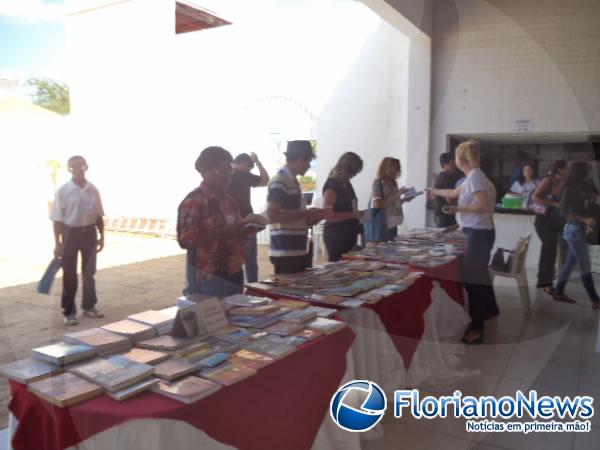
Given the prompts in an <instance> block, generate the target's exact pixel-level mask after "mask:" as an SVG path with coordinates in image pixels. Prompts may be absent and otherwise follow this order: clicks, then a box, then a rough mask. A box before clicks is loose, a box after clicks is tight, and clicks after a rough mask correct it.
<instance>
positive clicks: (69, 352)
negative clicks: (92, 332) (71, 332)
mask: <svg viewBox="0 0 600 450" xmlns="http://www.w3.org/2000/svg"><path fill="white" fill-rule="evenodd" d="M95 354H96V351H95V350H94V348H93V347H90V346H89V345H72V344H66V343H64V342H59V343H57V344H50V345H45V346H43V347H38V348H34V349H33V356H34V357H35V358H38V359H42V360H44V361H48V362H51V363H52V364H56V365H57V366H64V365H66V364H71V363H74V362H76V361H81V360H83V359H87V358H90V357H92V356H94V355H95Z"/></svg>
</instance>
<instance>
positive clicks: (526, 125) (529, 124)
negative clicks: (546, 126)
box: [513, 119, 535, 133]
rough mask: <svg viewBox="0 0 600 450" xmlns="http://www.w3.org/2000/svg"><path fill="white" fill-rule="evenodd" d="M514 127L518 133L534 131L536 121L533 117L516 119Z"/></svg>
mask: <svg viewBox="0 0 600 450" xmlns="http://www.w3.org/2000/svg"><path fill="white" fill-rule="evenodd" d="M513 129H514V131H515V132H516V133H533V132H534V131H535V121H534V120H533V119H515V121H514V124H513Z"/></svg>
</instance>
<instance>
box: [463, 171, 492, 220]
mask: <svg viewBox="0 0 600 450" xmlns="http://www.w3.org/2000/svg"><path fill="white" fill-rule="evenodd" d="M476 192H484V193H485V194H486V195H487V196H488V198H489V201H490V205H492V209H491V211H488V212H485V213H473V212H459V213H457V214H456V221H457V222H458V224H459V225H460V226H461V227H463V228H474V229H485V230H491V229H493V228H494V208H493V205H494V203H495V201H496V188H495V187H494V185H493V184H492V182H491V181H490V180H489V179H488V177H486V176H485V174H484V173H483V171H482V170H481V169H479V168H477V169H473V170H471V172H469V174H468V175H467V177H466V178H465V181H464V182H463V184H462V185H461V190H460V195H459V197H458V206H459V208H460V207H461V206H471V205H472V204H473V203H474V202H475V193H476Z"/></svg>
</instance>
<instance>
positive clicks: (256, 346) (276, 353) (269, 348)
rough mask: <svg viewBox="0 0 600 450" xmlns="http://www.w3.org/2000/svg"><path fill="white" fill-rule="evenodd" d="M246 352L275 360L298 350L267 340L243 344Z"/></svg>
mask: <svg viewBox="0 0 600 450" xmlns="http://www.w3.org/2000/svg"><path fill="white" fill-rule="evenodd" d="M243 347H244V349H245V350H249V351H251V352H255V353H260V354H261V355H265V356H268V357H269V358H273V359H281V358H283V357H285V356H287V355H289V354H290V353H293V352H294V351H295V350H296V348H295V347H293V346H291V345H287V344H278V343H275V342H271V341H269V340H268V339H266V338H263V339H259V340H256V341H252V342H247V343H245V344H243Z"/></svg>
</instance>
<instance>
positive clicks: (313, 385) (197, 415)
mask: <svg viewBox="0 0 600 450" xmlns="http://www.w3.org/2000/svg"><path fill="white" fill-rule="evenodd" d="M225 311H226V312H225ZM249 316H251V317H255V318H260V319H262V320H263V322H264V324H263V325H264V326H258V327H253V326H244V327H236V326H232V325H231V323H232V322H233V320H231V319H233V318H234V317H249ZM267 322H268V324H267ZM258 325H261V324H258ZM353 340H354V333H353V332H352V330H351V329H350V328H349V327H347V326H346V324H344V323H343V322H341V321H337V320H332V319H324V318H320V317H317V316H316V314H308V315H307V314H305V313H304V314H300V313H298V310H297V309H293V308H288V307H284V306H282V305H277V304H275V303H274V302H271V301H269V300H267V299H256V298H253V297H248V296H233V297H231V298H226V299H221V300H219V299H216V298H207V297H202V296H191V297H185V298H182V299H179V300H178V306H175V307H170V308H166V309H164V310H160V311H145V312H143V313H140V314H135V315H132V316H129V317H128V318H127V319H124V320H121V321H118V322H115V323H111V324H107V325H104V326H102V327H100V328H93V329H90V330H84V331H77V332H73V333H67V334H65V336H64V338H63V342H59V343H54V344H50V345H47V346H43V347H39V348H36V349H33V351H32V356H31V357H30V358H26V359H24V360H20V361H15V362H12V363H8V364H4V365H2V366H0V375H2V376H4V377H6V378H8V379H9V383H10V390H11V394H12V400H11V402H10V405H9V410H10V413H11V425H10V435H11V436H10V437H11V441H12V447H13V448H14V449H15V450H19V449H23V450H25V449H34V448H35V449H36V450H46V449H48V450H50V449H61V450H62V449H67V448H94V449H98V448H107V449H108V448H127V449H145V450H147V449H150V450H153V449H157V450H158V449H164V448H169V449H182V450H183V449H191V448H203V449H225V448H238V449H255V448H261V449H282V448H286V449H307V448H311V447H312V446H314V447H315V448H331V449H335V448H339V449H342V448H343V449H346V448H349V449H359V448H360V445H359V441H358V437H357V436H356V435H355V434H352V433H343V432H342V431H341V430H340V429H338V428H337V427H335V425H334V424H333V422H332V421H331V420H330V419H329V414H328V413H327V412H328V407H329V402H330V399H331V396H332V395H333V393H334V392H335V391H336V390H337V388H338V387H339V385H340V384H342V383H344V382H346V381H349V380H351V379H354V378H355V375H354V373H353V363H352V355H351V353H350V352H349V349H350V348H351V346H352V342H353Z"/></svg>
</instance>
